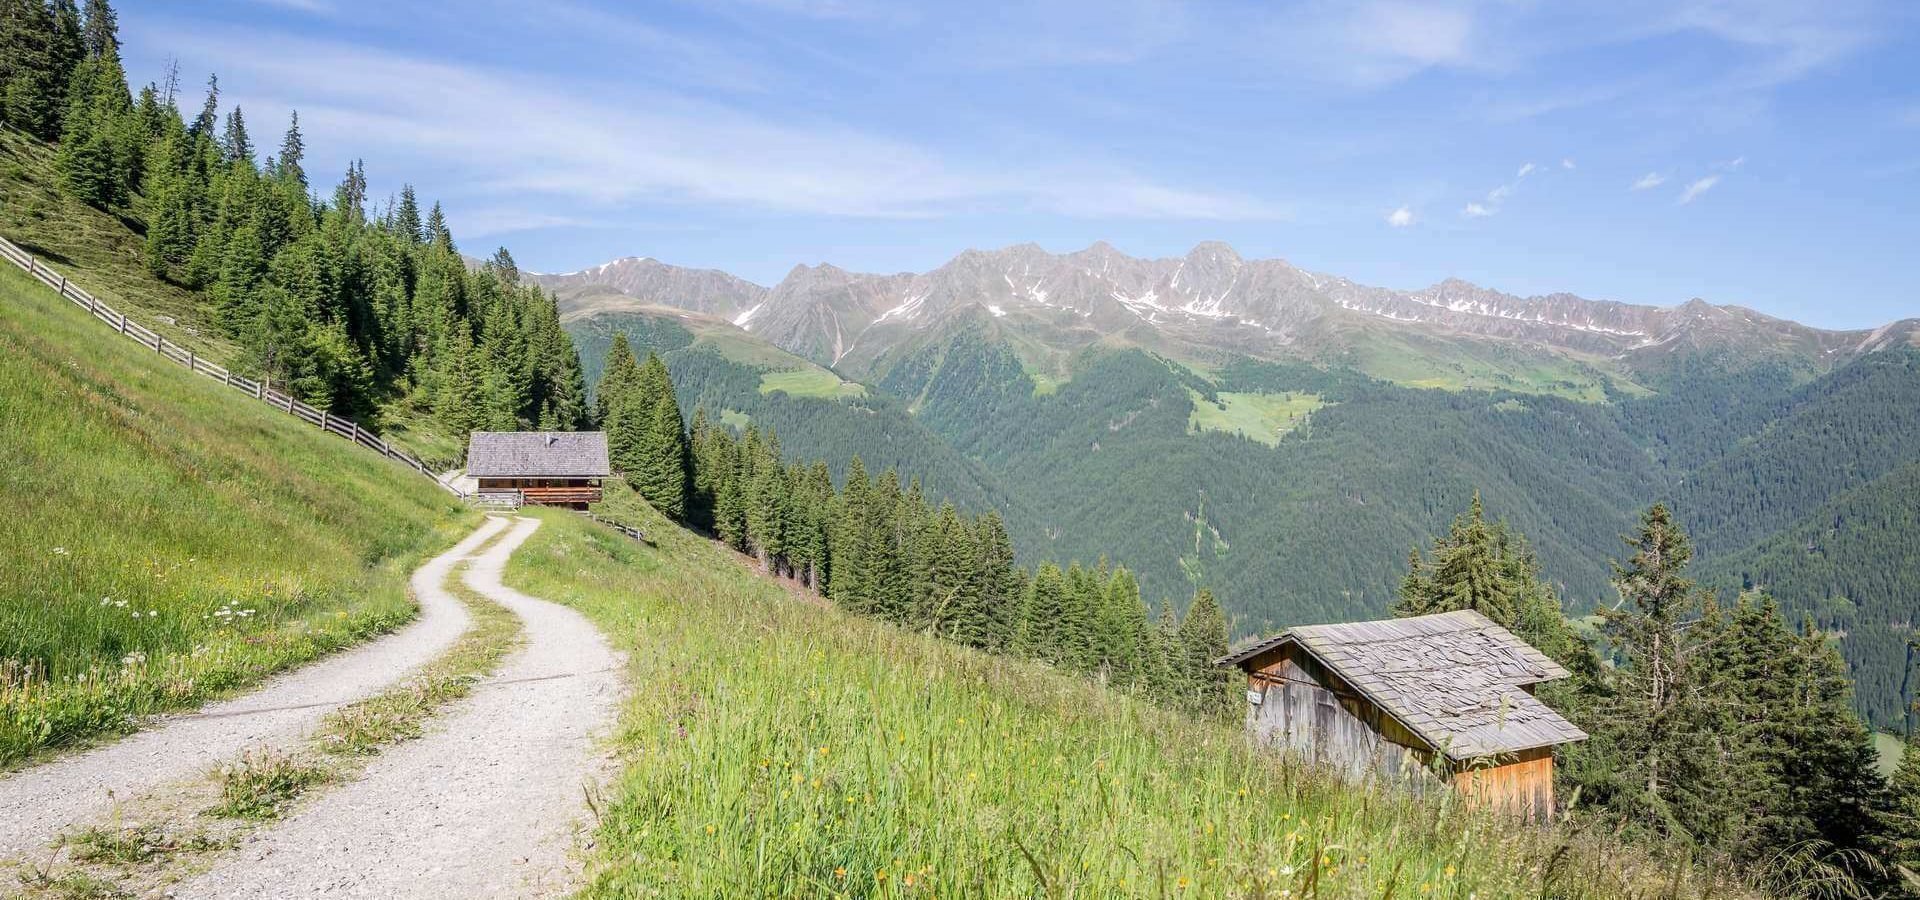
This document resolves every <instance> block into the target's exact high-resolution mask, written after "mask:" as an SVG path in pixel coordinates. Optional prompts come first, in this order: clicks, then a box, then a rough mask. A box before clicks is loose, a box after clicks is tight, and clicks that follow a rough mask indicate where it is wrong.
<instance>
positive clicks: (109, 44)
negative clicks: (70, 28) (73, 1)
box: [83, 0, 120, 57]
mask: <svg viewBox="0 0 1920 900" xmlns="http://www.w3.org/2000/svg"><path fill="white" fill-rule="evenodd" d="M83 42H84V43H85V45H86V50H87V55H88V56H92V57H100V56H106V55H108V54H118V53H119V52H120V20H119V16H117V15H115V14H114V12H113V7H112V6H111V5H109V4H108V3H107V0H87V25H86V32H85V34H84V37H83Z"/></svg>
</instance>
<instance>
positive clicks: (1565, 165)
mask: <svg viewBox="0 0 1920 900" xmlns="http://www.w3.org/2000/svg"><path fill="white" fill-rule="evenodd" d="M1560 168H1562V169H1568V170H1571V169H1574V168H1577V167H1576V166H1575V165H1574V164H1573V158H1572V157H1562V158H1561V160H1560Z"/></svg>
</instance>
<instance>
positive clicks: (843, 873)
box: [833, 866, 847, 878]
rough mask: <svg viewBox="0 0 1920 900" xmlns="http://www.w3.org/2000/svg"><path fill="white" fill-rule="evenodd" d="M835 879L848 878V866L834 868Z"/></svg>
mask: <svg viewBox="0 0 1920 900" xmlns="http://www.w3.org/2000/svg"><path fill="white" fill-rule="evenodd" d="M833 877H835V878H845V877H847V867H846V866H834V867H833Z"/></svg>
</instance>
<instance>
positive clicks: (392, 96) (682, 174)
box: [151, 29, 1284, 229]
mask: <svg viewBox="0 0 1920 900" xmlns="http://www.w3.org/2000/svg"><path fill="white" fill-rule="evenodd" d="M151 39H153V40H156V41H157V42H158V43H160V44H163V45H165V46H168V47H172V48H178V52H179V53H180V54H181V55H182V56H183V57H185V58H188V59H191V60H193V62H194V63H195V64H196V65H199V66H204V67H207V68H213V69H216V70H217V71H219V72H220V73H221V75H222V76H223V81H226V83H227V84H231V85H235V86H237V87H238V88H239V90H236V91H234V92H233V93H232V94H231V95H230V97H229V99H231V100H232V101H234V102H239V103H241V104H243V105H244V106H246V107H247V108H248V109H249V110H254V109H259V110H261V111H262V112H266V111H269V110H271V111H273V113H270V114H269V115H270V117H271V118H275V119H277V118H280V117H281V115H283V111H284V110H286V109H287V108H289V107H298V108H299V110H300V119H301V124H302V125H303V126H306V129H307V134H308V136H309V137H308V141H309V147H310V150H309V155H310V156H311V157H313V158H315V159H316V160H324V159H326V158H327V155H328V154H329V153H330V152H331V153H339V154H341V158H342V159H344V158H345V157H344V151H345V150H346V148H348V147H351V149H352V150H353V152H354V153H355V154H356V155H364V156H366V157H367V158H368V159H369V161H370V163H371V165H370V168H373V169H374V171H375V174H376V177H379V176H380V173H381V169H380V165H381V160H383V159H384V160H388V161H391V163H390V165H405V166H407V167H408V168H409V169H410V170H411V172H406V171H403V172H399V173H396V174H394V175H390V176H388V177H395V178H397V177H400V176H402V175H407V174H412V173H418V174H415V175H414V180H417V181H427V180H429V179H426V178H423V177H422V176H424V175H425V174H426V173H429V172H431V173H433V177H434V179H438V180H440V181H441V183H442V184H446V185H459V186H460V193H459V194H457V195H455V196H450V197H448V198H447V199H449V200H456V199H457V200H460V201H461V203H462V204H463V205H466V206H467V207H468V208H494V209H500V208H505V207H508V206H513V207H519V208H531V209H537V208H539V207H540V206H541V204H542V203H543V201H548V202H549V206H550V207H560V208H555V209H554V210H553V214H554V215H570V214H571V212H574V211H587V212H590V213H591V214H592V215H596V216H597V215H604V213H605V211H606V210H608V209H610V208H614V207H618V206H621V205H626V204H634V203H687V204H708V205H723V206H736V207H740V208H746V209H756V210H763V211H773V212H782V213H797V214H810V215H831V216H859V217H895V218H898V217H935V216H942V215H948V214H955V213H972V212H982V211H1000V212H1005V211H1041V212H1049V213H1055V214H1061V215H1070V216H1085V217H1116V218H1117V217H1133V218H1191V219H1263V218H1280V217H1283V216H1284V214H1283V212H1282V211H1280V210H1278V209H1277V208H1276V207H1274V206H1271V205H1269V204H1266V203H1264V202H1261V201H1258V200H1253V199H1247V198H1244V197H1241V196H1237V195H1228V194H1215V193H1210V192H1207V191H1201V190H1194V189H1190V188H1184V187H1178V186H1173V185H1167V184H1162V183H1159V182H1157V181H1154V180H1152V179H1149V178H1146V177H1143V176H1141V175H1139V174H1137V173H1134V172H1131V171H1129V170H1127V169H1126V168H1125V167H1122V166H1118V165H1103V164H1101V163H1100V162H1099V161H1098V160H1097V159H1096V160H1093V161H1091V162H1089V161H1088V160H1086V159H1084V158H1081V159H1076V160H1075V161H1074V165H1073V166H1072V167H1071V168H1068V167H1065V166H1064V165H1054V164H1045V163H1042V164H1035V165H1032V166H1027V167H1007V166H1003V165H995V164H994V162H995V161H994V160H991V159H958V158H953V157H951V156H949V155H945V154H943V153H941V152H939V151H938V150H936V149H934V148H931V147H929V146H925V145H922V144H919V143H915V142H912V141H908V140H904V139H900V138H896V137H892V136H889V135H884V134H879V133H874V132H871V131H866V130H861V129H857V128H852V127H848V126H845V125H841V124H839V123H834V122H828V121H821V120H817V119H808V118H801V117H789V118H785V119H776V118H773V117H772V116H770V115H768V114H763V113H759V112H752V111H748V110H746V109H743V108H739V107H735V106H731V105H727V104H722V103H716V102H711V101H706V100H698V99H692V98H690V97H688V96H686V95H684V94H680V93H675V92H671V91H665V90H649V89H646V88H642V87H630V86H625V85H621V86H604V87H602V86H595V85H592V84H583V83H579V82H569V83H565V84H561V83H553V82H548V81H544V80H542V79H541V78H539V77H535V76H532V75H530V74H529V73H527V72H523V71H509V70H502V69H492V68H484V67H479V66H468V65H457V64H445V63H438V62H429V61H423V60H419V59H414V58H410V57H407V56H403V55H398V54H393V53H387V52H384V51H379V50H372V49H367V48H365V47H363V46H357V45H349V44H344V43H335V42H326V41H314V40H304V39H296V38H289V37H282V36H276V35H271V34H264V33H260V32H255V31H232V30H229V31H221V30H218V29H194V30H192V31H184V30H183V31H172V32H168V33H163V34H155V35H152V36H151ZM503 123H505V124H503ZM567 205H571V206H572V207H573V210H569V209H567V208H564V207H565V206H567ZM449 212H450V214H453V215H454V216H455V224H456V225H460V224H461V221H460V217H459V214H458V210H457V209H456V208H455V204H450V205H449ZM487 218H490V219H492V220H493V221H489V222H485V223H483V224H484V226H485V227H489V228H492V229H502V228H509V227H511V225H510V224H509V222H508V221H507V220H508V219H509V218H510V217H505V216H489V217H487Z"/></svg>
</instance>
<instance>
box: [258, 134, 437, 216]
mask: <svg viewBox="0 0 1920 900" xmlns="http://www.w3.org/2000/svg"><path fill="white" fill-rule="evenodd" d="M235 111H236V112H238V108H236V109H235ZM306 158H307V142H306V139H305V138H303V137H301V136H300V111H299V110H297V109H296V110H294V111H293V117H292V119H291V121H289V122H288V123H287V134H286V136H285V137H283V138H281V139H280V157H279V159H280V177H281V178H283V179H285V180H287V181H289V182H292V183H294V184H297V185H299V186H300V189H301V191H302V192H303V193H304V192H305V190H306V187H307V170H306V169H305V168H304V167H303V166H302V163H304V162H305V161H306ZM418 212H419V211H418V210H415V214H416V215H417V214H418Z"/></svg>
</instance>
